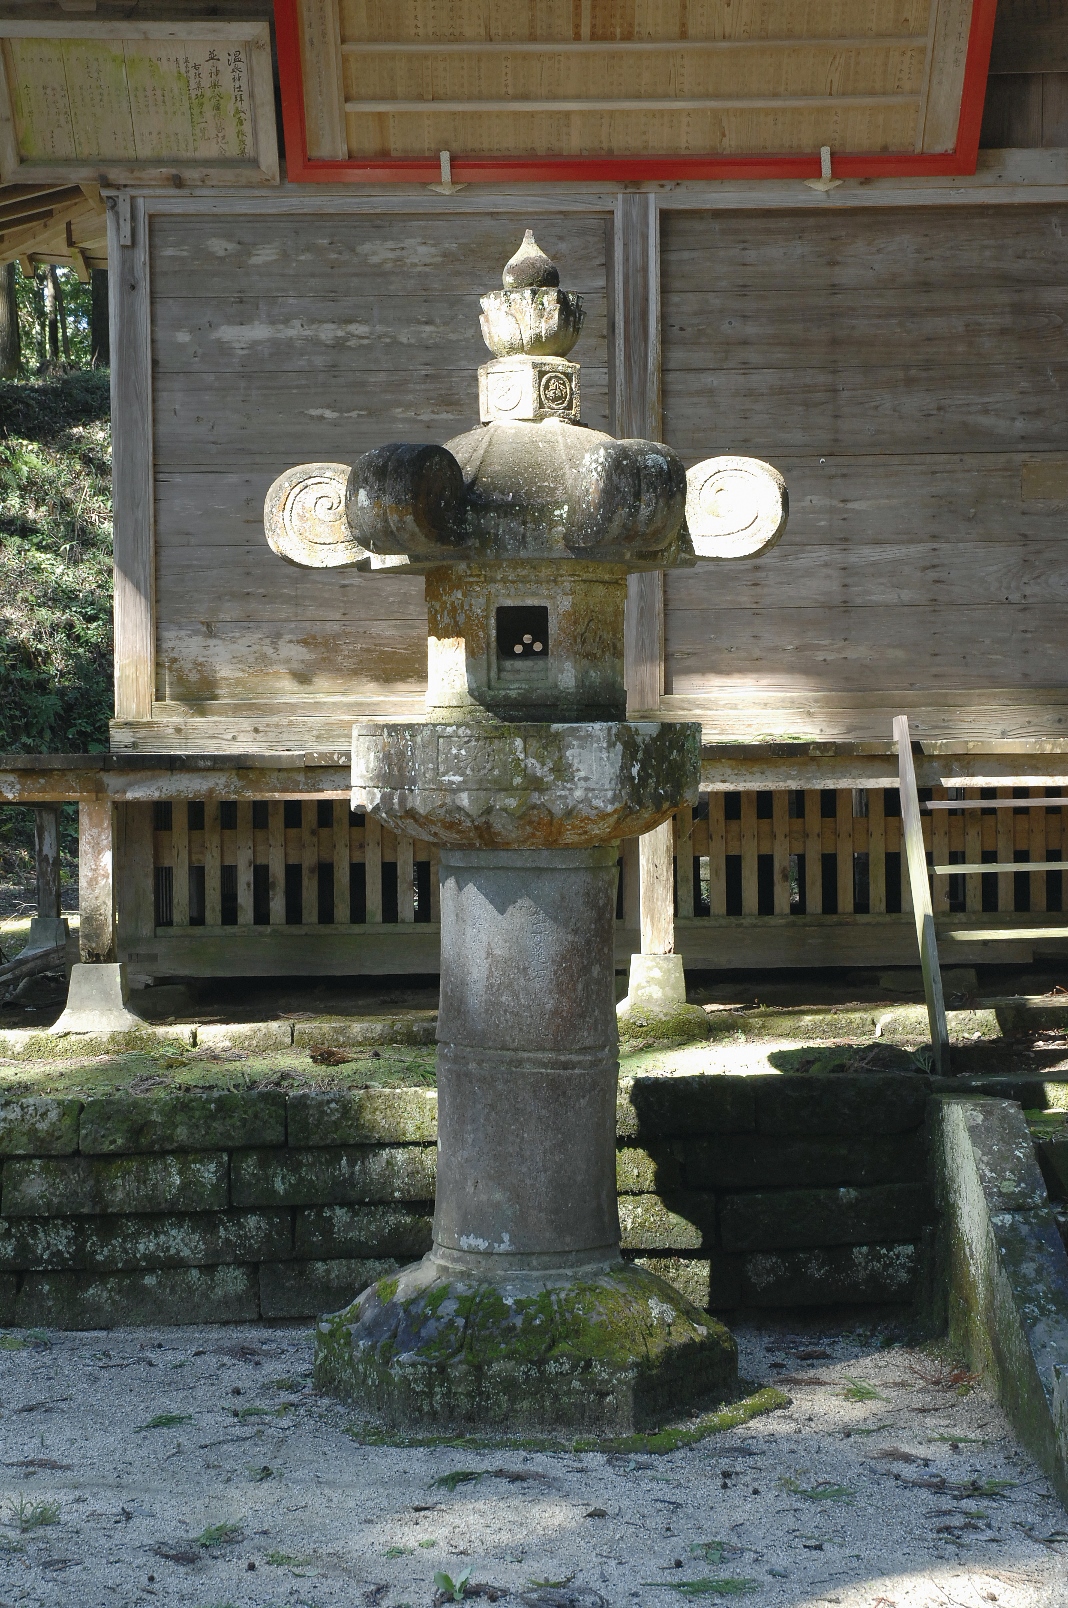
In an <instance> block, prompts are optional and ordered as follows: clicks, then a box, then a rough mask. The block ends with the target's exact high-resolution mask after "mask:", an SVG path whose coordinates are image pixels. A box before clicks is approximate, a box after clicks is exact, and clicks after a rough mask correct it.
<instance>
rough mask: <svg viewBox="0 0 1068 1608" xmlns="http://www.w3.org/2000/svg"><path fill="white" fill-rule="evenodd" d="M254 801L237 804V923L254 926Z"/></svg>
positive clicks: (240, 801)
mask: <svg viewBox="0 0 1068 1608" xmlns="http://www.w3.org/2000/svg"><path fill="white" fill-rule="evenodd" d="M252 860H253V855H252V801H251V799H239V800H238V805H237V924H238V926H239V927H251V926H252Z"/></svg>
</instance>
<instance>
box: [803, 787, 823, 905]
mask: <svg viewBox="0 0 1068 1608" xmlns="http://www.w3.org/2000/svg"><path fill="white" fill-rule="evenodd" d="M820 802H821V801H820V795H819V793H818V792H816V790H815V789H814V788H808V789H806V792H805V914H806V915H808V916H820V915H822V914H823V819H822V816H821V814H820Z"/></svg>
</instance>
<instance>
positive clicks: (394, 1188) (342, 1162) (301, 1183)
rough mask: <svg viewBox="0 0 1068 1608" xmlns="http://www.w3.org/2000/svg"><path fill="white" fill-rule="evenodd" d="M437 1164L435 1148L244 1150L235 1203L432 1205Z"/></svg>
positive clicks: (234, 1182) (234, 1183)
mask: <svg viewBox="0 0 1068 1608" xmlns="http://www.w3.org/2000/svg"><path fill="white" fill-rule="evenodd" d="M436 1159H437V1158H436V1153H435V1150H434V1148H433V1147H432V1146H430V1145H382V1146H372V1145H363V1146H357V1147H354V1148H351V1149H337V1150H289V1151H282V1150H239V1151H237V1152H235V1154H234V1158H233V1165H232V1176H231V1200H232V1203H233V1205H235V1206H244V1207H250V1206H347V1205H350V1204H352V1205H355V1204H357V1203H358V1202H361V1201H368V1202H373V1201H393V1200H405V1201H407V1200H417V1201H423V1200H433V1198H434V1174H435V1163H436Z"/></svg>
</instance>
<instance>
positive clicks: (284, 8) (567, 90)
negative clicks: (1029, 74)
mask: <svg viewBox="0 0 1068 1608" xmlns="http://www.w3.org/2000/svg"><path fill="white" fill-rule="evenodd" d="M994 9H995V0H529V3H528V4H524V5H518V4H515V3H513V0H275V26H276V33H277V42H278V61H279V72H280V78H281V87H282V105H283V117H284V120H285V134H286V153H287V170H288V174H289V178H290V179H291V180H296V181H298V182H300V181H303V182H308V181H315V180H327V181H337V180H339V179H341V180H344V179H349V180H354V181H361V180H362V181H367V182H372V181H373V182H376V183H380V182H382V181H383V180H390V179H395V180H407V181H413V180H414V181H424V182H433V181H435V180H438V179H443V178H448V177H451V179H452V180H453V181H455V182H457V183H471V182H479V181H483V182H493V181H495V180H496V181H499V180H502V179H530V180H546V179H549V180H551V179H554V178H555V179H572V180H581V179H592V180H604V179H608V180H614V181H618V180H628V179H631V180H633V179H680V178H711V179H717V178H738V177H743V178H744V177H756V178H759V177H768V178H784V177H796V178H818V177H819V176H820V174H821V162H820V150H821V147H829V148H830V151H831V161H832V166H833V174H834V176H835V177H836V178H862V177H874V176H892V175H893V176H907V175H911V174H931V175H936V174H953V173H972V172H974V171H975V161H976V152H977V150H978V143H979V125H980V121H981V118H982V108H983V96H984V93H985V89H986V75H987V67H988V63H989V58H990V41H991V35H992V31H993V25H994ZM443 152H444V153H447V154H448V157H449V162H448V167H451V174H450V173H449V172H448V167H447V165H446V163H445V162H444V161H443V160H442V157H441V155H440V153H443ZM826 176H827V175H826V173H825V172H824V177H826Z"/></svg>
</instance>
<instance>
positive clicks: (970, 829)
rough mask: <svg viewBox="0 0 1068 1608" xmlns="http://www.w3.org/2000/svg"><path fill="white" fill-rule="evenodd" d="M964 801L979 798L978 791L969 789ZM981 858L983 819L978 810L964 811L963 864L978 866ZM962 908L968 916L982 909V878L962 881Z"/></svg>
mask: <svg viewBox="0 0 1068 1608" xmlns="http://www.w3.org/2000/svg"><path fill="white" fill-rule="evenodd" d="M964 796H965V799H972V798H978V797H979V789H978V788H976V787H970V788H968V789H967V791H966V792H965V795H964ZM982 858H983V817H982V815H981V814H980V812H979V811H978V810H965V812H964V862H965V864H966V865H978V864H979V863H980V861H981V860H982ZM964 908H965V910H966V911H968V912H969V914H974V913H975V912H977V911H980V910H982V908H983V879H982V877H974V876H973V877H965V879H964Z"/></svg>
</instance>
